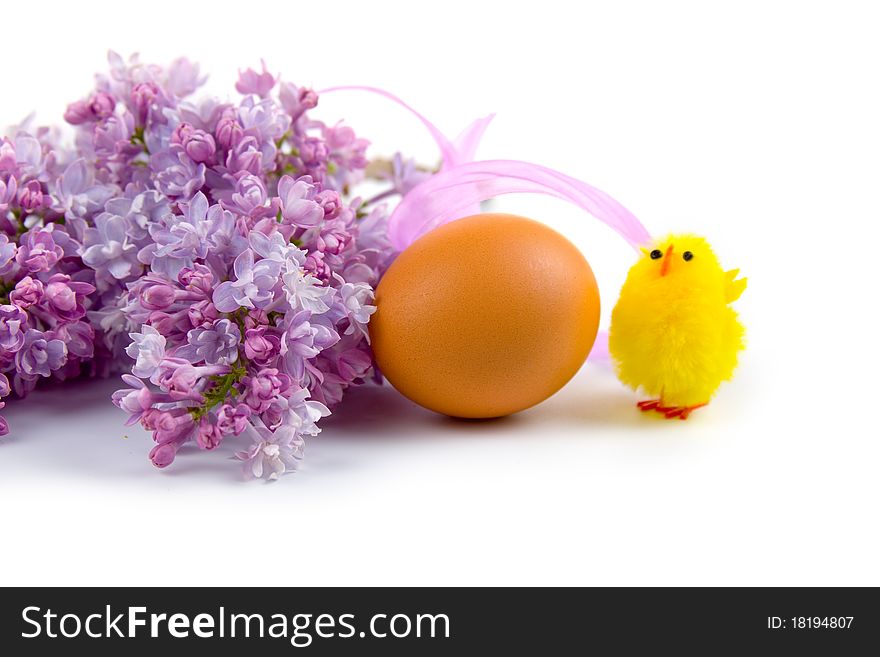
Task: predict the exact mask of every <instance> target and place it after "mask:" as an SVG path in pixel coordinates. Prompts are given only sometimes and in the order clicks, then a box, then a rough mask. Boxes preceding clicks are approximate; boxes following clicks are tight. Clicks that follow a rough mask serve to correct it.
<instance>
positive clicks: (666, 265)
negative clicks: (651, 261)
mask: <svg viewBox="0 0 880 657" xmlns="http://www.w3.org/2000/svg"><path fill="white" fill-rule="evenodd" d="M671 259H672V244H670V245H669V247H668V248H667V249H666V253H664V254H663V264H662V265H660V275H661V276H666V274H667V272H668V271H669V262H670V261H671Z"/></svg>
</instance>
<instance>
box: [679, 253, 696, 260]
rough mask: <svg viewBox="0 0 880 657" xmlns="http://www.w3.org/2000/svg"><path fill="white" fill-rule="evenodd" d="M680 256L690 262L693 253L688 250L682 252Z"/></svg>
mask: <svg viewBox="0 0 880 657" xmlns="http://www.w3.org/2000/svg"><path fill="white" fill-rule="evenodd" d="M681 257H682V258H684V261H685V262H690V261H691V260H693V259H694V254H693V253H691V252H690V251H685V252H684V253H682V254H681Z"/></svg>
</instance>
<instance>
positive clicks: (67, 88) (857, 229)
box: [0, 2, 880, 585]
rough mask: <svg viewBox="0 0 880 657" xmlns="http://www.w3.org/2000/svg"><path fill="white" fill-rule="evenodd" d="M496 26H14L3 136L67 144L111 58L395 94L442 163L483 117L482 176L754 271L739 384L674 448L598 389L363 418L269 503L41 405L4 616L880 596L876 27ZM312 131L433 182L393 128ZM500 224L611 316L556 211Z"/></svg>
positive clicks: (28, 405)
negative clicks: (428, 595)
mask: <svg viewBox="0 0 880 657" xmlns="http://www.w3.org/2000/svg"><path fill="white" fill-rule="evenodd" d="M489 4H490V3H475V2H467V3H459V4H456V3H451V2H446V3H442V4H441V3H436V4H435V5H434V8H433V9H431V10H428V9H427V8H425V7H421V6H418V7H417V6H416V5H411V6H409V5H408V6H407V7H408V8H402V7H401V6H397V5H392V4H390V3H388V4H383V3H377V2H370V3H339V2H337V3H334V4H333V16H332V17H329V16H328V17H326V18H322V17H321V16H319V15H318V14H317V12H318V9H317V7H316V6H315V5H310V6H309V8H308V9H307V8H305V7H303V8H300V9H296V8H295V6H294V4H293V3H278V5H277V6H274V7H273V6H270V5H269V4H260V5H259V8H258V9H257V10H255V11H253V12H250V13H249V12H248V11H247V10H246V9H244V8H243V7H242V5H241V4H240V3H235V4H234V5H231V6H230V7H229V8H228V9H221V8H220V7H219V6H218V7H217V8H212V9H211V10H210V11H198V10H197V9H196V8H195V7H193V6H191V5H189V4H186V3H180V2H176V3H161V2H153V3H151V4H150V7H149V9H147V8H146V7H145V5H143V3H138V4H134V3H132V4H131V5H128V6H123V5H121V4H120V3H118V2H115V3H106V4H104V5H102V6H100V7H95V8H94V9H93V10H90V11H89V10H86V9H85V8H84V7H83V6H82V4H76V5H75V6H74V5H71V4H63V5H60V6H58V7H55V8H53V9H52V11H51V14H50V15H48V16H47V17H46V19H45V20H44V21H40V22H39V25H38V24H37V23H34V22H33V20H32V19H31V18H30V14H29V12H30V11H31V9H30V8H27V7H25V6H24V5H20V6H18V7H14V6H11V7H7V8H6V9H5V10H4V12H5V13H4V22H5V23H6V24H8V25H23V26H28V29H13V30H7V31H6V33H5V37H4V38H5V39H6V41H5V42H4V49H5V50H6V51H7V52H14V53H17V57H16V58H17V61H18V63H17V64H10V65H8V66H6V67H5V68H4V74H3V81H2V86H3V90H4V91H3V102H2V104H0V124H6V123H11V122H13V121H16V120H18V119H20V118H21V117H22V116H23V115H25V114H26V113H28V112H29V111H30V110H31V109H32V108H35V107H36V108H39V109H40V114H39V116H40V118H41V119H43V120H46V121H49V120H51V121H56V120H58V119H59V117H60V115H61V112H62V110H63V108H64V105H65V103H66V102H68V101H69V100H72V99H75V98H77V97H79V96H80V95H82V94H84V93H85V92H86V90H87V89H88V88H89V84H90V81H91V75H92V73H93V71H95V70H97V69H98V68H100V67H102V66H103V58H104V50H105V49H106V48H107V47H112V48H115V49H117V50H119V51H121V52H125V53H127V52H130V51H132V50H140V51H141V52H142V53H143V55H144V57H145V58H146V59H156V60H157V61H162V62H165V61H167V60H168V59H170V58H171V57H172V56H176V55H178V54H186V55H188V56H190V57H191V58H194V59H197V60H200V61H201V62H202V64H203V66H204V69H205V70H206V71H207V72H209V73H210V74H211V76H212V80H211V83H210V84H209V89H210V90H212V91H221V92H223V93H226V90H230V91H231V84H232V82H233V81H234V78H235V70H236V68H237V67H244V66H247V65H255V64H257V63H258V60H259V58H260V57H261V56H262V57H265V58H266V60H267V62H268V63H269V65H270V67H272V68H273V69H275V70H278V69H280V70H281V71H282V73H283V74H284V75H285V76H287V77H289V78H290V79H293V80H295V81H296V82H298V83H301V84H314V85H315V86H316V87H317V88H320V87H322V86H329V85H334V84H346V83H361V84H375V85H377V86H383V87H387V88H389V89H392V90H394V91H396V92H397V93H399V94H400V95H402V96H404V97H405V98H407V99H408V100H409V101H410V102H411V103H412V104H413V105H414V106H416V107H418V108H419V109H421V110H422V111H424V112H425V113H426V114H427V115H428V116H430V117H433V118H434V119H435V120H436V121H437V122H438V123H439V125H440V126H441V128H443V129H444V130H446V131H447V132H449V133H453V134H454V133H455V132H457V130H459V129H460V128H461V127H463V126H464V125H465V124H466V123H467V122H468V121H469V120H471V119H473V118H475V117H476V116H480V115H483V114H486V113H488V112H490V111H496V112H498V118H497V122H496V124H495V125H494V126H493V127H492V128H491V129H490V132H489V133H488V134H487V137H486V141H485V143H484V147H483V149H482V150H481V155H482V156H484V157H516V158H520V159H529V160H533V161H537V162H540V163H542V164H545V165H548V166H553V167H556V168H559V169H561V170H563V171H566V172H568V173H570V174H572V175H575V176H578V177H581V178H583V179H585V180H587V181H589V182H591V183H593V184H595V185H597V186H599V187H600V188H602V189H605V190H606V191H608V192H609V193H611V194H612V195H614V196H615V197H616V198H618V199H619V200H620V201H622V202H623V203H624V204H625V205H627V206H628V207H629V208H630V209H632V210H633V211H634V212H635V213H636V214H637V215H638V216H639V217H641V219H642V220H643V221H644V222H645V223H646V224H647V225H648V227H649V228H650V229H651V230H652V231H654V232H656V233H662V232H664V231H671V230H693V231H697V232H703V233H705V234H706V235H707V236H709V238H710V240H711V241H712V242H713V243H714V245H715V246H716V248H717V250H718V251H719V252H720V255H721V257H722V260H723V261H724V263H725V264H726V265H728V266H730V267H733V266H738V267H741V268H742V269H743V273H744V274H746V275H748V276H749V279H750V286H749V289H748V290H747V292H746V294H745V295H744V297H743V299H742V300H741V301H740V302H739V304H738V308H739V309H740V311H741V313H742V316H743V318H744V320H745V322H746V323H747V326H748V329H749V340H750V346H749V350H748V351H747V352H746V354H745V355H744V357H743V360H742V366H741V370H740V372H739V375H738V377H737V378H736V380H735V381H734V382H733V383H732V384H729V385H727V386H725V387H724V388H723V389H722V391H721V392H720V394H719V395H718V397H717V399H716V401H715V402H713V404H712V405H711V406H710V407H709V408H708V409H705V410H703V411H699V412H698V413H697V414H695V416H694V417H693V418H692V419H691V420H689V421H688V422H678V421H675V422H662V421H655V420H654V419H653V418H647V417H642V416H641V415H639V414H638V413H637V411H636V410H635V409H634V408H633V406H632V404H633V403H634V401H635V400H636V399H637V396H636V395H634V394H633V393H631V392H629V391H627V390H625V389H623V388H622V387H621V386H619V384H617V383H616V381H615V380H614V378H613V376H612V375H611V373H610V372H608V371H605V370H602V369H601V368H596V367H594V366H587V367H586V368H585V369H584V370H582V372H581V373H580V374H579V375H578V377H577V378H576V379H575V380H574V381H573V382H572V384H570V385H569V386H568V387H566V388H565V389H564V390H563V391H562V392H561V393H560V394H558V395H557V396H556V397H554V398H553V399H551V400H550V401H548V402H547V403H545V404H543V405H541V406H539V407H537V408H535V409H532V410H530V411H528V412H526V413H523V414H521V415H519V416H516V417H513V418H509V419H506V420H503V421H497V422H488V423H460V422H454V421H451V420H447V419H443V418H440V417H438V416H434V415H432V414H430V413H428V412H425V411H421V410H420V409H418V408H416V407H414V406H413V405H411V404H410V403H408V402H407V401H406V400H404V399H402V398H401V397H400V396H399V395H397V394H396V393H395V392H394V391H393V390H392V389H390V388H383V389H376V388H371V389H362V390H359V391H356V392H355V393H353V394H352V395H351V397H350V398H349V399H348V401H347V402H346V403H345V404H344V405H343V406H342V408H341V409H340V410H339V413H338V415H337V416H336V417H334V418H331V420H330V421H328V422H326V423H325V425H324V426H325V429H324V433H323V434H322V435H321V436H320V437H319V438H318V439H315V440H313V441H312V442H311V443H310V444H309V446H308V449H307V459H306V462H305V465H304V468H303V470H302V471H301V472H300V473H298V474H295V475H292V476H289V477H286V478H285V479H283V480H282V481H281V482H279V483H276V484H273V485H263V484H261V483H251V484H244V483H240V482H239V481H238V479H237V474H238V471H237V468H236V465H235V464H234V463H232V462H229V461H226V460H225V459H224V455H223V454H216V453H215V454H200V453H187V454H181V455H180V457H179V458H178V461H177V462H176V463H175V464H174V466H173V467H172V468H170V469H169V470H168V471H163V472H158V471H155V470H154V469H153V468H152V467H151V466H150V465H149V464H148V462H147V461H146V454H147V451H148V449H149V442H148V440H147V438H146V436H145V435H144V433H143V432H142V431H140V430H139V429H137V428H133V429H131V428H130V429H128V430H127V431H126V430H125V429H123V427H122V426H121V421H122V414H121V412H120V411H117V410H116V409H115V408H113V407H111V406H110V405H109V402H106V401H105V399H106V395H107V394H108V393H109V391H111V390H112V389H113V388H114V387H116V385H115V384H114V383H113V382H106V383H98V384H93V385H91V386H84V387H75V388H73V387H69V388H64V389H60V390H53V391H48V392H44V393H40V394H35V395H34V396H33V397H31V398H29V399H28V400H26V401H25V402H23V403H13V404H12V405H11V407H10V408H9V409H8V413H7V415H8V418H9V421H10V424H12V425H13V434H12V435H11V436H10V437H7V438H5V439H3V440H2V442H0V522H2V537H0V584H27V585H35V584H72V583H75V584H125V585H135V584H172V583H177V584H218V585H219V584H389V585H390V584H412V585H426V584H796V585H806V584H841V585H842V584H873V585H878V584H880V567H878V561H877V553H878V547H880V546H878V523H877V506H878V483H877V467H878V462H880V447H878V445H880V441H878V438H877V430H876V428H875V426H874V425H875V414H874V413H873V408H874V407H875V406H876V399H875V397H876V394H877V386H876V383H875V382H876V376H877V374H876V370H877V366H878V364H880V362H878V357H877V356H878V353H877V352H878V349H877V322H876V319H875V317H876V310H875V309H876V304H877V293H876V279H877V274H876V261H877V258H878V248H880V244H878V240H877V237H878V229H877V222H878V219H880V216H878V200H877V199H878V194H877V191H878V181H880V158H878V152H880V121H878V116H880V97H878V89H880V85H878V80H880V75H878V70H877V69H878V67H877V62H878V61H880V42H878V40H877V39H876V34H877V31H878V27H880V26H878V21H877V19H876V17H875V16H874V14H873V12H871V11H870V5H869V4H868V3H865V4H864V5H857V4H854V3H853V4H850V3H834V4H831V3H827V5H826V6H825V8H822V7H816V6H813V5H810V6H807V3H790V4H786V3H741V2H739V3H730V5H729V6H728V7H721V6H719V5H718V4H716V3H712V5H711V6H710V5H703V4H701V3H694V4H693V5H687V4H674V5H673V4H670V3H662V4H663V6H656V7H655V6H653V4H649V3H644V4H623V3H615V4H614V6H610V5H611V3H608V5H609V6H603V7H592V6H588V5H585V4H584V3H572V2H557V3H554V2H542V3H540V4H538V5H536V4H534V3H523V4H514V3H510V2H505V3H503V5H501V4H499V5H496V6H495V7H493V8H490V7H489ZM575 6H578V7H581V8H580V9H572V7H575ZM501 7H503V9H502V8H501ZM444 30H446V31H448V33H449V36H450V37H451V38H450V39H444V38H443V33H444ZM282 35H283V36H282ZM319 111H320V113H321V115H322V116H324V117H326V118H328V119H331V118H336V117H340V116H344V117H345V118H347V119H348V120H349V122H350V123H352V124H353V125H354V127H355V128H356V129H358V131H359V132H361V133H363V134H364V135H365V136H368V137H369V138H371V139H372V140H373V141H374V143H375V144H376V146H377V151H378V152H386V153H387V152H390V151H391V150H393V149H395V148H398V147H399V148H402V149H407V150H409V151H410V152H413V153H415V154H416V155H419V156H421V157H422V158H424V159H426V160H428V161H430V159H431V158H433V157H434V156H435V154H434V151H433V150H432V148H431V143H430V141H429V139H428V138H427V137H426V136H425V135H424V134H423V133H422V131H421V130H420V127H419V126H418V125H417V124H416V123H415V122H414V121H411V120H410V119H409V118H408V117H407V116H406V115H404V114H401V113H399V112H398V110H396V109H395V108H393V107H390V106H388V105H385V104H383V102H382V101H380V100H374V99H371V98H367V99H365V98H362V97H356V96H351V97H343V96H342V95H341V94H340V95H338V96H336V97H334V98H332V99H331V98H329V97H327V98H326V99H324V100H322V104H321V107H320V108H319ZM499 207H500V208H504V209H507V210H510V211H514V212H517V213H520V214H526V215H530V216H534V217H536V218H541V219H543V220H546V221H548V222H549V223H551V224H552V225H554V226H555V227H557V228H559V229H560V230H562V231H563V232H565V233H566V234H568V235H569V236H570V237H572V239H574V240H576V241H577V243H578V244H579V245H580V246H582V248H583V249H584V252H585V253H586V255H587V257H588V258H589V260H590V261H591V263H592V265H593V268H594V270H595V272H596V275H597V277H598V278H599V280H600V283H601V286H602V290H603V294H604V297H603V298H604V300H605V313H606V316H607V311H608V310H610V307H611V306H612V305H613V303H614V300H615V299H616V293H617V290H618V288H619V285H620V283H621V281H622V279H623V276H624V275H625V273H626V270H627V267H628V265H629V262H630V258H631V257H632V256H631V253H630V252H629V251H628V250H627V247H626V246H625V245H623V244H622V243H621V242H620V240H619V239H618V238H616V237H615V236H614V235H611V234H609V232H608V231H607V230H605V229H603V228H601V227H599V226H597V225H596V222H594V221H592V220H590V219H589V218H587V217H584V216H583V215H582V214H580V213H579V212H578V211H577V210H575V209H574V208H571V207H568V206H566V205H564V204H562V203H561V202H556V201H548V200H545V199H537V198H527V197H519V198H517V197H509V198H507V199H505V200H504V201H503V202H502V203H500V204H499ZM126 433H127V435H128V436H129V438H128V439H127V440H126V439H123V438H122V436H123V434H126Z"/></svg>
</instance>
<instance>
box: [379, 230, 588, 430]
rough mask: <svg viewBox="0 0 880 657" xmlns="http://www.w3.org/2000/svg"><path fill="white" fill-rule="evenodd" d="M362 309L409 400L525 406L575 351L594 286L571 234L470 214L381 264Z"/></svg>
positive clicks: (448, 408)
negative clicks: (370, 300) (369, 304)
mask: <svg viewBox="0 0 880 657" xmlns="http://www.w3.org/2000/svg"><path fill="white" fill-rule="evenodd" d="M376 305H377V307H378V310H377V312H376V313H375V314H374V315H373V317H372V318H371V320H370V324H369V326H370V336H371V338H372V345H373V351H374V353H375V356H376V362H377V363H378V364H379V368H380V369H381V371H382V373H383V374H384V375H385V377H386V378H387V379H388V380H389V381H390V382H391V384H392V385H393V386H394V387H395V388H397V389H398V390H399V391H400V392H401V393H403V394H404V395H405V396H407V397H409V398H410V399H411V400H412V401H414V402H416V403H417V404H420V405H422V406H424V407H425V408H429V409H431V410H433V411H437V412H438V413H444V414H446V415H452V416H456V417H464V418H488V417H499V416H502V415H509V414H511V413H516V412H517V411H521V410H523V409H526V408H529V407H530V406H534V405H535V404H538V403H540V402H542V401H544V400H545V399H547V398H548V397H549V396H550V395H552V394H553V393H555V392H556V391H557V390H559V389H560V388H561V387H562V386H563V385H565V384H566V383H567V382H568V380H569V379H571V377H572V376H574V374H575V373H576V372H577V371H578V369H579V368H580V366H581V365H582V364H583V362H584V361H585V360H586V358H587V355H588V354H589V353H590V349H591V348H592V346H593V342H594V340H595V339H596V331H597V329H598V326H599V290H598V288H597V286H596V279H595V278H594V277H593V271H592V270H591V269H590V265H589V264H587V261H586V260H585V259H584V256H583V255H582V254H581V252H580V251H578V249H577V247H575V246H574V245H573V244H572V243H571V242H569V241H568V240H567V239H565V238H564V237H563V236H562V235H560V234H559V233H557V232H556V231H554V230H552V229H550V228H548V227H546V226H544V225H543V224H540V223H538V222H536V221H532V220H531V219H525V218H524V217H517V216H515V215H509V214H480V215H475V216H472V217H467V218H464V219H459V220H457V221H453V222H451V223H449V224H446V225H445V226H441V227H440V228H437V229H435V230H433V231H431V232H430V233H428V234H427V235H425V236H423V237H421V238H420V239H418V240H417V241H416V242H414V243H413V244H412V245H411V246H410V247H409V248H407V249H406V250H405V251H404V252H403V253H401V254H400V256H399V257H398V258H397V260H395V262H394V263H393V264H392V265H391V267H389V269H388V271H387V272H386V273H385V276H384V277H383V278H382V280H381V281H380V282H379V286H378V288H377V289H376Z"/></svg>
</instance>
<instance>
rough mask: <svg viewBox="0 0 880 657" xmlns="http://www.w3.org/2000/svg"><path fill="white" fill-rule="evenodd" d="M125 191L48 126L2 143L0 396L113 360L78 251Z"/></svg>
mask: <svg viewBox="0 0 880 657" xmlns="http://www.w3.org/2000/svg"><path fill="white" fill-rule="evenodd" d="M118 191H119V190H118V188H117V187H116V186H115V185H112V184H107V183H105V182H103V181H100V182H99V181H97V180H96V178H95V176H94V172H93V171H91V170H90V169H89V168H88V167H87V165H86V164H85V161H84V160H82V159H72V158H71V157H70V155H69V154H68V153H66V152H65V151H64V150H63V149H61V148H59V146H58V144H57V137H56V135H55V134H54V133H52V132H51V131H49V130H39V131H37V132H36V134H33V135H32V134H28V133H27V132H24V131H19V132H17V133H16V134H13V135H12V137H7V138H3V139H2V140H0V398H3V397H6V396H8V395H9V394H10V393H12V392H14V393H15V394H17V395H18V396H25V395H26V394H27V393H29V392H30V391H31V390H33V388H34V387H35V386H36V384H37V382H38V381H40V380H41V379H47V378H55V379H58V380H65V379H69V378H73V377H77V376H79V375H81V374H84V373H85V374H95V373H97V372H99V371H103V370H106V369H107V368H108V366H109V364H110V363H111V362H112V356H111V355H110V354H109V352H108V350H106V349H103V348H102V346H101V345H100V344H98V343H97V342H96V340H95V337H96V336H95V330H94V327H93V325H92V323H91V321H90V320H89V318H88V317H87V315H88V313H89V312H90V311H92V310H99V309H100V307H101V299H100V298H98V297H97V296H96V295H95V292H96V287H95V280H94V272H92V271H91V270H90V269H89V268H87V267H85V266H84V265H83V262H82V259H81V258H80V255H79V254H80V250H81V248H82V239H83V233H82V226H83V225H84V224H85V223H86V222H87V221H88V220H89V219H90V218H91V216H92V215H93V214H94V213H95V212H96V211H97V210H98V209H99V208H100V207H101V206H102V205H103V203H104V202H106V201H107V200H108V199H109V198H110V197H111V196H112V195H113V194H115V193H117V192H118ZM4 406H5V402H3V401H0V408H3V407H4ZM8 432H9V426H8V424H7V422H6V420H5V419H4V418H3V417H0V435H5V434H6V433H8Z"/></svg>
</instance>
